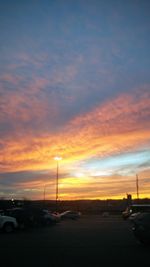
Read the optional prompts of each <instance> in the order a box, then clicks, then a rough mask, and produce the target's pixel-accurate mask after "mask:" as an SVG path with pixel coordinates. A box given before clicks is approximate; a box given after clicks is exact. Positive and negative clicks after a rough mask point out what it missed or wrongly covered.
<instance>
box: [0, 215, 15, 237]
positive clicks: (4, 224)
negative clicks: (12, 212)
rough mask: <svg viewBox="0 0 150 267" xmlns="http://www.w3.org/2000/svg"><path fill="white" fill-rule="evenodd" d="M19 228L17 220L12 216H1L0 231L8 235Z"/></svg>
mask: <svg viewBox="0 0 150 267" xmlns="http://www.w3.org/2000/svg"><path fill="white" fill-rule="evenodd" d="M17 227H18V223H17V221H16V219H15V218H13V217H10V216H4V215H0V230H3V231H4V232H6V233H11V232H13V231H14V230H15V229H16V228H17Z"/></svg>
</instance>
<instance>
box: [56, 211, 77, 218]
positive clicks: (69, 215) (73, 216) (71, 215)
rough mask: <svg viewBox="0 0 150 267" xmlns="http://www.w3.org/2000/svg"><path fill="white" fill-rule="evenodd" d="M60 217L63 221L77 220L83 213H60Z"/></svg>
mask: <svg viewBox="0 0 150 267" xmlns="http://www.w3.org/2000/svg"><path fill="white" fill-rule="evenodd" d="M60 217H61V219H72V220H76V219H78V218H80V217H81V212H78V211H71V210H67V211H64V212H62V213H60Z"/></svg>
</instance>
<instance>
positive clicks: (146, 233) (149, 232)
mask: <svg viewBox="0 0 150 267" xmlns="http://www.w3.org/2000/svg"><path fill="white" fill-rule="evenodd" d="M132 230H133V233H134V236H135V237H136V239H137V240H138V241H140V242H141V243H143V244H146V245H150V213H149V212H148V213H141V214H139V215H138V216H137V217H135V219H134V220H133V227H132Z"/></svg>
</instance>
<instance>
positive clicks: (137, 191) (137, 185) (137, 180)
mask: <svg viewBox="0 0 150 267" xmlns="http://www.w3.org/2000/svg"><path fill="white" fill-rule="evenodd" d="M136 194H137V199H139V177H138V175H137V174H136Z"/></svg>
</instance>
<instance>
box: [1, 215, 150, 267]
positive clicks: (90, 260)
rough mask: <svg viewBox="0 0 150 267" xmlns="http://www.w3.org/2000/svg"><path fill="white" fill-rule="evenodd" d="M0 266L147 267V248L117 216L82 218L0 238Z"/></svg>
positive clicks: (148, 253) (148, 261) (148, 260)
mask: <svg viewBox="0 0 150 267" xmlns="http://www.w3.org/2000/svg"><path fill="white" fill-rule="evenodd" d="M0 239H1V245H0V262H1V266H2V267H3V266H4V267H8V266H13V267H16V266H20V267H22V266H28V267H34V266H35V267H36V266H37V267H38V266H42V267H47V266H49V267H53V266H55V267H59V266H61V267H63V266H69V267H72V266H74V267H80V266H91V267H99V266H115V265H117V266H141V267H143V266H150V248H149V247H144V246H142V245H140V244H138V242H137V241H136V239H135V238H134V236H133V234H132V231H131V225H130V224H129V222H127V221H123V219H122V218H121V217H119V216H110V217H108V218H103V217H101V216H97V215H92V216H82V217H81V219H79V220H77V221H63V222H61V223H59V224H57V225H56V226H51V227H46V228H37V229H32V230H26V231H17V232H15V233H13V234H4V233H1V234H0Z"/></svg>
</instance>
